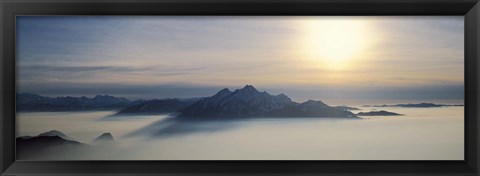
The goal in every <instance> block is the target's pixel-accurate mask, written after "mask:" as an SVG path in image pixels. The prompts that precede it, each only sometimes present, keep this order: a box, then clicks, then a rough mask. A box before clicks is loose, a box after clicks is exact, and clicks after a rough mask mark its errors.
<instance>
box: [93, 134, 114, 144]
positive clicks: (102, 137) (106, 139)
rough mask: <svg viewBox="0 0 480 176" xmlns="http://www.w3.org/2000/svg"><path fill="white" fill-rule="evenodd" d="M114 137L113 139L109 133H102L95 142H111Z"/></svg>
mask: <svg viewBox="0 0 480 176" xmlns="http://www.w3.org/2000/svg"><path fill="white" fill-rule="evenodd" d="M113 141H115V139H113V136H112V134H111V133H103V134H102V135H100V136H98V137H97V138H96V139H95V141H94V142H95V143H102V142H113Z"/></svg>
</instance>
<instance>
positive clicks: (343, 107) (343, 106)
mask: <svg viewBox="0 0 480 176" xmlns="http://www.w3.org/2000/svg"><path fill="white" fill-rule="evenodd" d="M336 107H337V108H341V109H345V110H349V111H351V110H361V109H359V108H355V107H350V106H346V105H342V106H336Z"/></svg>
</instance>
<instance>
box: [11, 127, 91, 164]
mask: <svg viewBox="0 0 480 176" xmlns="http://www.w3.org/2000/svg"><path fill="white" fill-rule="evenodd" d="M84 147H88V145H86V144H83V143H80V142H77V141H74V140H73V139H71V138H70V137H68V136H66V135H65V134H63V133H62V132H59V131H56V130H52V131H49V132H46V133H42V134H40V135H38V136H34V137H30V136H22V137H18V138H16V149H17V150H16V152H17V158H20V159H22V158H35V157H36V156H39V155H47V154H48V155H52V154H55V153H57V152H56V151H66V150H70V149H79V148H84Z"/></svg>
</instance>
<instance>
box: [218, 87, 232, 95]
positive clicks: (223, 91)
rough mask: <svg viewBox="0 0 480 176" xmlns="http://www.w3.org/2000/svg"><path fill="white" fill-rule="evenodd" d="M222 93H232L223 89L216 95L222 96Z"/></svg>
mask: <svg viewBox="0 0 480 176" xmlns="http://www.w3.org/2000/svg"><path fill="white" fill-rule="evenodd" d="M224 93H232V92H231V91H230V89H228V88H224V89H222V90H220V91H218V93H217V94H224Z"/></svg>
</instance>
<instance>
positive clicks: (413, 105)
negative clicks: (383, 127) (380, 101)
mask: <svg viewBox="0 0 480 176" xmlns="http://www.w3.org/2000/svg"><path fill="white" fill-rule="evenodd" d="M444 106H463V105H460V104H451V105H449V104H435V103H408V104H394V105H386V104H384V105H364V106H363V107H404V108H434V107H444Z"/></svg>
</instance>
